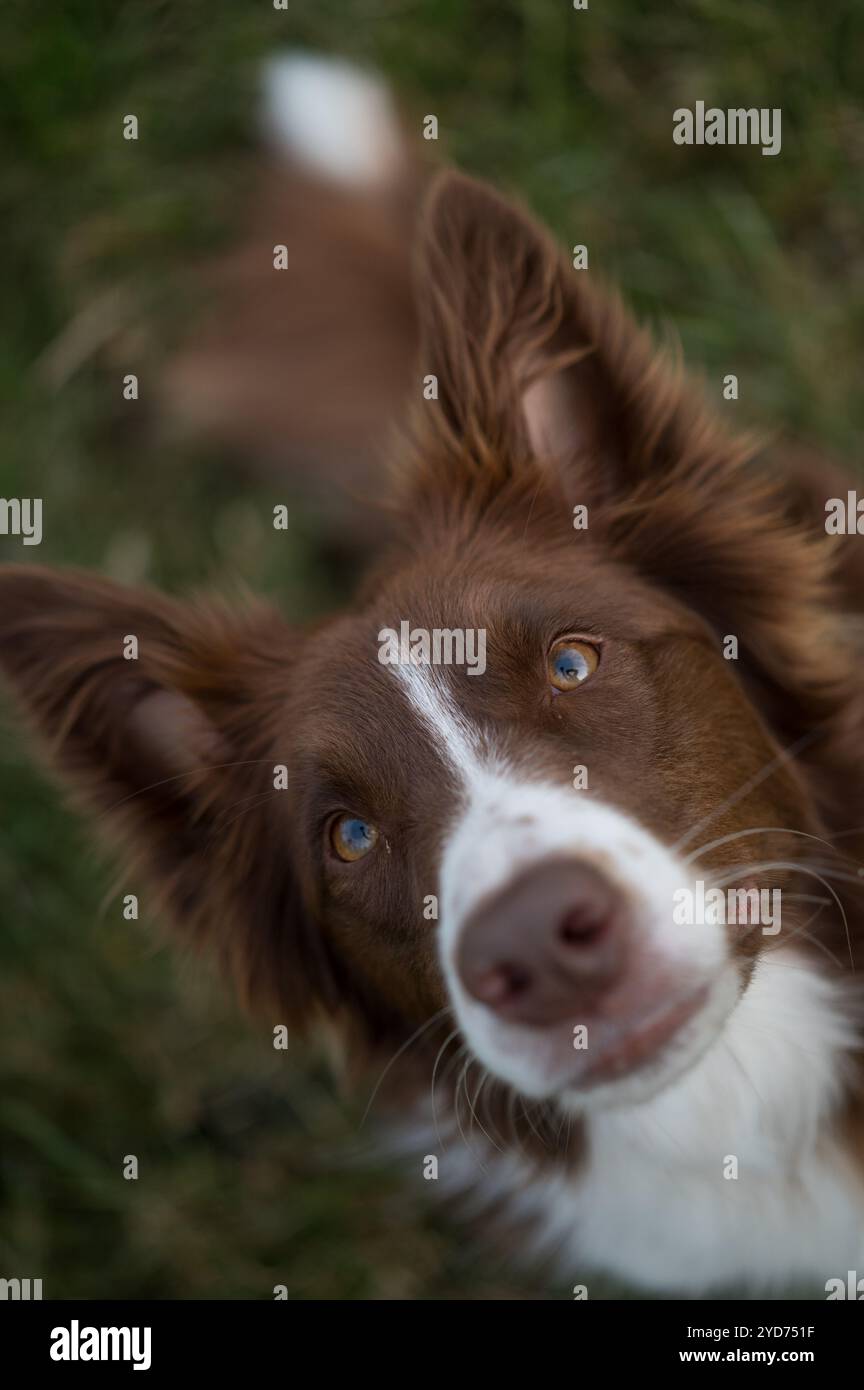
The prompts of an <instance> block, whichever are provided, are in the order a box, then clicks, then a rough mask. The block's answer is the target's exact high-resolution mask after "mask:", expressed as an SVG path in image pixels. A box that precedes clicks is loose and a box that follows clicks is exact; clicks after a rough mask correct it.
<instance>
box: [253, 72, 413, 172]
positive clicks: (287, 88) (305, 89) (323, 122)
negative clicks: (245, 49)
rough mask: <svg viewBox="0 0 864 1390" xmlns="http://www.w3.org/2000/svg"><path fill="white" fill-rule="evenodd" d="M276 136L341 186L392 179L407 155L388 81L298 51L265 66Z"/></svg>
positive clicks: (267, 119) (267, 108) (269, 128)
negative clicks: (388, 89) (381, 80)
mask: <svg viewBox="0 0 864 1390" xmlns="http://www.w3.org/2000/svg"><path fill="white" fill-rule="evenodd" d="M263 85H264V125H265V129H266V132H267V134H268V136H269V137H270V138H271V139H272V140H273V141H274V142H275V144H276V145H277V146H278V147H279V148H280V149H282V150H283V151H285V152H286V153H287V154H290V155H291V156H293V157H295V158H297V159H301V160H302V161H303V163H304V164H307V165H308V166H310V167H311V168H314V169H315V170H316V171H317V172H318V173H320V174H321V175H322V176H323V177H324V178H326V179H329V180H332V181H333V182H335V183H343V184H348V185H353V186H361V187H363V186H369V185H377V184H380V183H384V182H387V181H388V180H390V179H391V178H393V177H394V176H395V174H396V173H397V171H398V169H399V167H400V165H401V163H402V158H403V152H402V141H401V137H400V133H399V124H398V120H397V117H396V113H395V111H394V109H393V103H392V101H391V98H390V94H389V92H388V91H387V89H386V87H384V86H383V85H382V83H380V82H378V81H377V80H376V79H375V78H374V77H370V76H369V75H368V74H367V73H364V72H362V71H361V70H360V69H359V68H356V67H354V66H353V65H352V64H350V63H344V62H339V61H338V60H335V59H332V58H319V57H313V56H311V55H308V54H301V53H293V54H289V55H287V56H285V57H282V58H277V59H272V60H271V61H270V62H268V63H267V64H266V66H265V69H264V84H263Z"/></svg>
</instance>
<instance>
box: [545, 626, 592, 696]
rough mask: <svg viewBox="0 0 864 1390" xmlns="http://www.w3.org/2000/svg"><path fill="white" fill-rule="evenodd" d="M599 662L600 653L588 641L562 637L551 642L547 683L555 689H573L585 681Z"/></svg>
mask: <svg viewBox="0 0 864 1390" xmlns="http://www.w3.org/2000/svg"><path fill="white" fill-rule="evenodd" d="M599 664H600V653H599V651H598V650H597V648H596V647H592V646H591V644H590V642H582V641H581V640H580V639H579V638H577V637H562V638H560V639H559V641H557V642H553V644H552V646H551V648H550V650H549V656H548V659H547V670H548V673H549V683H550V684H551V685H553V686H554V687H555V689H556V690H561V691H565V690H575V689H576V687H577V685H581V684H582V682H583V681H587V679H588V677H589V676H593V674H594V672H595V671H596V670H597V667H598V666H599Z"/></svg>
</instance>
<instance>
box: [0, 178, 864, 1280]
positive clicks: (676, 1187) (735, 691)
mask: <svg viewBox="0 0 864 1390" xmlns="http://www.w3.org/2000/svg"><path fill="white" fill-rule="evenodd" d="M415 250H416V257H415V286H416V291H415V292H416V309H417V318H418V322H419V338H420V341H419V347H418V351H417V354H416V378H415V379H416V389H415V391H414V395H415V398H416V400H415V404H414V406H413V409H412V411H411V419H410V424H409V426H408V427H407V428H406V430H405V431H404V433H403V436H402V442H401V444H400V445H399V446H398V447H397V448H396V449H395V451H394V458H393V467H394V473H395V474H396V486H395V489H394V496H393V503H392V505H393V508H394V515H395V517H396V524H395V526H394V528H393V539H392V541H391V543H390V546H389V549H388V550H387V552H386V554H383V555H381V556H379V557H378V558H377V560H376V563H375V565H374V568H373V570H372V572H371V574H370V575H369V576H368V577H367V579H366V581H365V583H364V584H363V587H362V589H361V591H360V593H359V596H358V597H357V599H356V602H355V603H354V604H353V605H352V606H351V608H350V609H349V610H348V611H347V612H345V613H342V614H340V615H338V616H337V617H335V618H333V619H332V620H331V621H329V622H326V623H324V624H322V625H319V626H317V627H316V628H314V629H313V630H311V631H297V630H293V629H292V628H291V627H289V626H288V625H287V624H286V623H285V621H284V620H283V619H282V618H281V617H280V616H279V614H278V613H277V612H276V611H274V610H273V609H272V608H271V607H270V606H269V605H268V604H266V603H264V602H251V601H250V602H249V603H248V604H247V605H245V606H240V607H237V608H231V607H229V606H226V605H225V604H223V603H222V602H220V601H218V600H216V599H212V598H206V597H205V598H201V599H197V600H193V601H189V602H183V601H180V600H177V599H173V598H167V597H163V596H160V595H158V594H155V593H150V592H146V591H143V590H128V589H125V588H122V587H120V586H118V585H115V584H114V583H111V582H108V581H105V580H103V579H101V578H98V577H95V576H91V575H87V574H82V573H78V572H64V571H54V570H49V569H43V568H38V567H30V566H25V565H20V564H13V565H8V566H5V567H3V568H2V570H0V669H2V672H3V674H4V675H5V677H6V680H7V682H8V684H9V686H10V687H11V688H12V690H13V691H14V692H15V694H16V695H17V697H18V700H19V702H20V704H21V705H22V706H23V709H24V711H25V713H26V714H27V716H28V717H29V720H30V722H31V724H32V727H33V729H34V730H35V731H36V733H37V735H38V736H39V737H40V738H41V740H42V742H43V744H44V746H45V748H46V749H47V750H48V751H49V753H50V757H51V759H52V761H53V764H54V766H55V767H56V768H57V770H58V772H59V773H60V774H61V776H62V777H63V778H65V779H66V781H67V782H68V784H69V785H70V786H71V787H72V788H73V789H74V790H75V792H76V793H77V795H78V798H79V800H80V801H81V802H82V803H83V804H85V805H87V806H88V807H90V808H91V809H94V808H95V809H96V810H97V811H99V812H101V813H103V819H105V818H107V820H108V821H109V823H110V825H111V827H112V829H113V831H114V832H115V836H116V838H117V839H118V840H119V841H120V843H121V844H122V845H123V846H124V847H125V848H126V850H127V851H129V852H131V858H130V859H129V861H128V862H129V863H131V864H132V865H134V868H135V874H136V877H135V882H136V884H137V883H138V882H139V881H140V880H141V879H142V878H146V879H147V880H149V882H150V883H151V884H152V885H153V886H154V889H155V890H156V891H158V895H159V904H160V908H161V910H162V912H163V913H164V915H165V916H166V917H168V918H171V919H173V921H174V922H175V924H176V927H177V928H178V929H179V931H180V932H181V933H182V935H183V936H184V937H185V938H186V939H187V940H189V939H194V940H195V941H199V940H200V941H201V942H206V944H207V946H209V947H210V949H212V950H213V951H215V952H216V953H217V954H218V955H219V956H220V957H221V958H222V959H223V960H224V961H225V963H226V964H227V965H228V967H229V968H230V969H231V970H232V971H233V973H234V975H235V976H236V978H237V980H238V982H239V986H240V990H241V993H242V995H243V996H244V997H245V998H247V999H249V1000H251V1001H252V1002H253V1003H254V1004H256V1005H258V1006H260V1007H263V1008H265V1009H268V1008H269V1010H270V1014H271V1017H273V1018H275V1019H276V1020H278V1021H281V1022H285V1023H287V1024H289V1025H290V1026H291V1027H292V1028H293V1029H295V1030H297V1031H301V1030H306V1029H309V1028H311V1027H316V1026H319V1025H323V1026H324V1027H326V1028H328V1029H329V1030H330V1032H331V1033H333V1034H335V1035H336V1036H337V1037H338V1038H339V1040H340V1043H341V1047H342V1049H343V1052H344V1054H345V1055H346V1056H348V1057H349V1058H351V1059H352V1060H353V1059H355V1058H357V1057H358V1056H361V1055H362V1056H365V1057H370V1056H371V1057H372V1058H373V1059H375V1058H377V1059H379V1066H384V1065H385V1064H390V1067H391V1073H392V1074H393V1075H398V1076H399V1077H400V1078H401V1085H402V1088H403V1092H402V1094H403V1095H406V1094H410V1095H411V1096H412V1097H413V1101H414V1103H415V1106H416V1115H417V1129H416V1139H415V1141H414V1142H415V1145H416V1153H417V1155H418V1156H422V1155H423V1154H425V1153H427V1152H436V1153H438V1154H439V1161H440V1170H439V1171H440V1177H441V1179H442V1182H443V1183H444V1184H447V1185H449V1186H450V1187H451V1188H453V1189H456V1188H462V1187H466V1186H473V1187H474V1188H475V1189H476V1191H477V1193H478V1195H479V1196H480V1197H481V1198H488V1202H489V1206H490V1208H491V1207H493V1206H494V1207H495V1208H496V1210H503V1211H504V1213H505V1214H506V1213H507V1212H509V1213H510V1214H512V1215H513V1216H514V1217H518V1218H519V1219H520V1220H522V1219H523V1218H528V1219H530V1223H531V1227H532V1230H533V1232H534V1234H535V1237H536V1242H537V1248H538V1249H541V1250H545V1249H549V1250H552V1249H553V1248H554V1250H555V1252H556V1258H557V1259H558V1260H559V1261H560V1262H561V1264H562V1266H563V1268H565V1269H566V1270H568V1271H569V1272H570V1273H572V1275H573V1277H574V1278H580V1277H582V1276H584V1275H585V1273H586V1272H590V1271H591V1270H594V1269H599V1270H604V1271H610V1272H612V1273H614V1274H616V1275H619V1276H621V1277H623V1278H624V1279H626V1280H628V1281H631V1282H633V1283H635V1284H637V1285H640V1286H642V1287H644V1288H646V1289H650V1290H658V1291H667V1292H676V1291H687V1292H690V1293H697V1294H698V1293H700V1292H704V1291H707V1290H711V1289H714V1288H719V1287H722V1286H724V1285H725V1286H729V1285H735V1286H737V1287H738V1288H739V1289H740V1288H742V1287H743V1288H747V1289H753V1290H759V1289H769V1288H775V1289H782V1288H783V1287H784V1286H789V1285H792V1284H795V1283H799V1284H800V1283H801V1281H815V1283H816V1286H817V1287H818V1288H821V1287H822V1286H823V1285H824V1283H825V1281H827V1280H828V1279H830V1278H834V1277H841V1278H844V1279H845V1277H846V1272H847V1270H849V1269H853V1270H855V1269H857V1270H859V1271H860V1272H861V1273H862V1274H864V1078H862V1070H861V1061H862V1055H864V1041H862V1024H864V1015H862V1008H861V1001H862V990H861V986H860V977H859V976H858V975H857V974H856V970H858V969H860V967H861V965H862V963H864V932H862V912H861V905H860V893H858V896H857V898H856V892H858V888H859V887H860V880H859V871H858V864H857V860H856V848H857V850H859V851H860V848H861V845H862V839H861V838H859V839H858V840H857V842H856V840H855V838H854V836H853V835H852V834H850V832H852V831H854V830H856V829H858V828H859V827H858V823H859V821H862V820H864V816H862V811H864V681H862V675H861V672H862V665H861V652H862V643H861V636H860V634H861V622H860V615H861V612H862V608H864V562H862V559H861V554H860V551H859V549H858V548H857V547H860V546H862V545H864V542H862V541H861V540H860V538H855V537H850V538H849V539H848V540H847V539H841V538H837V539H834V538H831V537H828V536H826V534H825V526H824V502H825V500H826V499H827V496H828V495H830V492H829V490H828V489H826V487H825V486H824V483H823V475H822V474H820V473H819V472H818V471H817V472H815V473H813V474H811V476H810V478H809V479H807V478H806V477H804V481H802V477H803V476H804V475H803V474H802V471H801V469H800V468H796V469H795V470H794V472H790V473H789V474H788V475H786V474H784V473H783V471H782V468H781V469H780V470H779V472H778V470H777V469H774V470H773V471H772V470H771V469H769V468H768V467H767V466H765V465H763V464H762V463H761V461H760V460H759V459H758V457H756V456H754V453H753V451H752V450H751V449H750V448H748V446H747V445H746V444H743V443H742V442H741V441H740V440H738V439H736V438H734V437H731V436H730V435H729V434H727V432H726V431H725V429H723V428H721V426H720V425H719V423H718V422H717V421H716V420H715V419H713V418H711V416H710V415H709V414H708V413H707V412H706V409H705V407H704V406H703V404H702V403H701V400H700V399H699V398H698V397H697V395H696V394H694V391H693V389H692V387H691V386H690V385H689V384H688V383H687V382H686V381H685V379H684V378H683V377H682V375H681V373H680V372H678V371H676V370H672V369H670V368H669V367H668V366H667V365H665V364H664V362H663V361H662V360H661V359H660V358H659V357H658V356H657V354H656V353H655V351H654V349H653V348H652V346H651V344H650V342H649V341H648V339H647V338H646V336H645V335H644V334H643V333H642V332H641V331H640V330H639V329H638V328H637V327H636V326H635V325H634V323H633V322H632V321H631V319H630V318H629V316H628V314H627V313H626V312H625V310H624V309H623V308H622V307H621V305H620V304H619V303H618V302H617V301H616V300H615V299H614V298H613V297H611V296H610V295H608V294H607V293H606V292H604V291H603V290H601V289H600V288H598V287H597V286H596V285H594V284H593V283H592V279H591V277H590V275H589V274H588V273H587V272H580V271H575V270H574V269H572V268H571V266H570V265H569V263H568V262H567V261H566V260H565V259H564V258H563V257H562V255H561V254H560V253H559V251H558V250H557V249H556V248H555V246H554V245H553V244H552V243H551V241H550V239H549V237H548V236H547V235H546V234H545V233H544V231H543V230H542V229H541V228H540V227H539V226H537V225H536V224H535V223H534V221H533V220H532V219H531V217H530V216H529V215H528V214H527V213H525V212H524V211H522V210H521V209H519V208H518V207H516V206H514V205H513V204H511V203H510V202H508V201H505V200H504V199H502V198H501V197H500V196H498V195H497V194H496V193H495V192H493V191H491V190H490V189H489V188H487V187H485V186H483V185H481V184H479V183H477V182H475V181H473V180H471V179H468V178H466V177H463V176H460V175H458V174H453V173H451V174H446V175H443V176H441V177H439V178H438V179H437V180H436V181H435V182H434V185H433V187H432V189H431V191H430V192H429V194H428V196H427V198H426V200H425V203H424V205H423V208H422V212H421V214H420V216H419V219H418V230H417V244H416V248H415ZM430 376H434V377H435V378H436V379H437V389H438V396H437V399H425V398H424V397H423V389H422V382H423V380H424V379H427V380H428V378H429V377H430ZM781 463H782V459H781ZM574 509H575V510H574ZM578 509H584V510H578ZM574 518H578V521H579V524H578V525H576V526H574ZM403 624H407V625H408V631H409V632H410V633H411V634H417V633H420V634H427V635H430V634H431V635H434V634H436V633H438V634H441V633H443V634H445V635H446V634H450V636H449V637H448V638H447V639H446V640H447V641H449V642H450V643H451V651H452V650H456V649H458V644H457V646H456V647H453V645H452V644H453V643H455V642H456V637H454V634H456V635H457V636H458V634H463V635H464V634H475V635H476V634H482V635H483V640H484V641H485V663H479V662H478V663H476V664H475V667H474V669H472V668H471V667H470V666H469V665H468V664H467V663H466V664H464V665H459V664H455V663H452V662H451V663H449V664H448V662H447V661H446V659H445V660H444V661H442V662H440V663H438V664H436V663H435V662H434V660H431V659H426V658H427V656H428V655H429V653H428V652H427V653H425V654H424V650H423V649H422V644H421V646H420V647H417V646H416V644H414V645H413V659H412V657H411V655H410V653H407V654H406V651H405V644H404V642H403V643H402V645H401V648H399V644H397V652H396V656H395V657H394V659H393V660H391V661H387V660H385V659H384V644H385V643H386V641H387V636H386V634H387V633H389V632H395V633H397V634H398V633H401V632H402V631H403V628H402V625H403ZM129 635H134V636H136V637H137V639H138V657H137V660H126V659H124V641H125V639H127V638H128V636H129ZM729 638H735V639H736V640H737V659H728V657H729V656H730V653H731V652H733V651H734V643H733V644H731V646H730V643H729ZM431 642H432V638H431V637H430V643H431ZM429 651H430V652H433V653H434V643H433V644H432V645H430V648H429ZM406 655H407V656H408V659H405V658H406ZM483 667H485V669H482V668H483ZM283 768H284V769H285V772H284V775H283V774H282V773H281V771H280V769H283ZM283 783H284V786H283ZM241 810H242V812H243V813H242V814H238V813H239V812H240V811H241ZM700 884H701V885H703V886H702V887H700ZM712 887H713V888H715V889H716V888H719V889H722V890H723V891H724V892H725V891H726V890H727V889H740V890H742V891H747V892H748V893H750V894H751V898H752V896H753V890H754V889H759V890H761V889H765V888H769V889H772V890H778V889H779V890H780V892H781V894H782V904H783V912H782V924H781V922H780V921H777V920H773V919H772V921H771V922H770V924H769V923H766V922H765V921H764V920H762V921H753V920H750V919H748V920H747V921H745V922H744V923H735V922H729V921H726V920H724V914H723V913H722V912H720V911H719V910H716V909H715V910H709V911H705V912H702V913H701V914H700V913H698V912H694V913H692V914H691V918H690V919H688V920H684V921H682V920H681V917H680V914H679V913H678V912H677V911H676V904H680V903H681V902H682V901H690V902H693V903H696V902H698V901H700V894H704V893H705V892H707V891H709V890H710V889H711V888H712ZM688 893H689V894H691V895H692V896H691V897H689V898H688V896H687V895H688ZM732 915H734V914H732ZM394 1055H395V1060H393V1059H394ZM454 1060H455V1061H456V1065H455V1069H454V1067H453V1065H452V1063H453V1061H454ZM436 1073H437V1074H436ZM430 1079H431V1080H432V1081H433V1086H432V1100H431V1103H430ZM433 1108H434V1112H435V1113H434V1116H433V1115H432V1113H431V1110H432V1109H433ZM427 1124H428V1125H429V1128H428V1130H427V1129H425V1128H424V1126H426V1125H427ZM460 1130H461V1131H462V1132H463V1135H464V1137H465V1139H466V1143H465V1144H462V1143H461V1142H460V1141H459V1131H460ZM443 1143H446V1148H444V1149H443V1150H442V1147H441V1146H442V1144H443ZM430 1145H431V1148H430V1147H428V1146H430ZM419 1162H420V1157H418V1164H419Z"/></svg>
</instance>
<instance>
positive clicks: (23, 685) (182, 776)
mask: <svg viewBox="0 0 864 1390" xmlns="http://www.w3.org/2000/svg"><path fill="white" fill-rule="evenodd" d="M296 646H297V641H296V639H295V638H294V636H293V634H292V633H291V631H290V629H288V628H287V626H285V625H284V624H283V623H282V621H281V619H280V618H279V617H278V616H277V615H276V614H274V613H273V612H271V611H270V610H269V609H268V608H267V607H265V606H264V605H261V604H255V603H247V604H246V605H245V606H244V607H242V608H240V609H238V610H232V609H231V608H229V607H228V606H225V605H223V604H221V603H217V602H214V601H207V602H203V601H202V602H189V603H181V602H177V601H175V600H171V599H168V598H166V597H163V596H160V595H158V594H155V593H150V592H147V591H144V590H132V589H127V588H124V587H121V586H119V585H116V584H113V583H111V582H108V581H106V580H102V579H99V578H97V577H94V576H91V575H88V574H84V573H79V572H76V571H53V570H50V569H43V568H39V567H30V566H25V565H8V566H2V567H0V675H2V676H3V677H4V678H5V681H6V683H7V684H8V685H9V687H10V688H11V690H12V691H13V693H14V695H15V696H16V697H17V699H18V701H19V703H20V704H21V705H22V706H23V709H24V711H25V714H26V716H27V718H28V720H29V722H30V724H31V725H32V727H33V730H34V732H35V734H36V736H37V740H38V741H39V743H40V744H41V746H42V748H43V751H44V752H45V754H46V755H47V758H48V761H49V763H50V764H51V765H52V767H53V768H54V769H55V770H56V771H57V772H58V773H59V774H60V776H61V778H62V779H63V780H64V781H65V783H66V784H67V786H68V787H69V789H70V790H71V791H72V793H73V795H74V796H75V799H76V800H78V801H79V802H81V803H83V804H84V805H85V806H86V807H88V808H89V809H90V810H91V811H96V812H97V813H98V815H99V824H100V826H101V827H102V828H104V830H105V831H106V832H107V833H108V835H109V837H110V838H113V839H115V840H119V841H120V843H121V845H122V846H123V848H124V849H125V850H126V865H127V867H126V870H125V874H126V876H125V877H124V879H123V892H124V893H127V892H128V893H136V894H140V895H141V905H142V909H145V910H146V908H147V907H152V908H155V909H156V911H157V912H164V913H165V914H166V915H168V916H169V917H172V918H173V919H174V920H175V922H176V924H177V926H178V928H179V929H180V930H182V932H183V933H184V934H185V935H186V936H187V938H191V939H193V940H194V941H196V942H197V941H199V940H200V941H201V942H202V944H206V945H207V946H208V947H210V948H212V949H214V950H215V953H216V954H217V955H218V956H220V957H221V958H222V960H223V962H224V963H225V964H227V965H228V966H229V968H230V969H231V970H232V972H233V973H234V974H235V976H236V978H237V980H238V984H239V986H240V990H241V994H242V995H243V996H244V997H246V998H247V999H248V1000H249V1001H251V1002H253V1003H257V1002H265V1003H267V1004H270V1005H276V1006H277V1007H278V1008H279V1009H280V1010H282V1013H281V1014H280V1016H281V1017H283V1018H284V1020H285V1021H286V1022H293V1023H296V1024H300V1023H303V1022H305V1021H306V1019H307V1018H308V1017H309V1016H310V1015H311V1014H312V1013H313V1012H314V1005H315V1001H316V999H323V998H324V997H325V996H326V992H327V988H328V982H327V978H326V967H325V963H324V961H323V960H322V959H321V958H320V956H319V950H320V948H319V947H318V945H317V941H316V938H315V936H314V934H313V933H312V932H311V931H310V930H309V928H308V924H307V923H306V922H305V919H304V915H303V911H302V908H301V905H300V901H299V893H298V889H297V886H296V883H295V881H294V878H293V875H292V873H291V871H290V866H289V860H290V855H289V849H288V843H289V834H288V830H287V828H286V820H287V814H288V813H287V807H286V805H285V798H286V797H287V796H288V793H287V792H286V791H282V790H277V789H276V785H275V780H274V779H275V778H276V777H278V774H276V773H275V771H274V769H275V767H276V765H277V764H278V763H279V751H278V743H279V732H278V728H279V725H278V711H279V708H280V706H281V705H283V704H284V701H285V698H286V688H285V682H286V680H287V679H288V677H287V675H286V673H288V672H290V669H291V664H292V659H293V657H294V655H295V653H296Z"/></svg>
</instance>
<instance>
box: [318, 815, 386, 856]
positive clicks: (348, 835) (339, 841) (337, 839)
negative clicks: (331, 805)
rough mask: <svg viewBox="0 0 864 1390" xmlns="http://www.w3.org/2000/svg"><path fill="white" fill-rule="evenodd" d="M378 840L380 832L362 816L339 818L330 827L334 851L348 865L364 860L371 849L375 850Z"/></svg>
mask: <svg viewBox="0 0 864 1390" xmlns="http://www.w3.org/2000/svg"><path fill="white" fill-rule="evenodd" d="M377 839H378V831H377V830H376V829H375V827H374V825H370V824H369V822H368V821H365V820H362V819H361V818H360V816H337V817H336V819H335V820H334V822H333V824H332V825H331V827H330V843H331V845H332V846H333V851H334V853H335V854H337V855H338V856H339V858H340V859H344V860H345V861H346V863H348V864H353V863H354V862H355V860H357V859H362V858H363V856H364V855H366V854H368V853H369V851H370V849H374V848H375V844H376V841H377Z"/></svg>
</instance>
